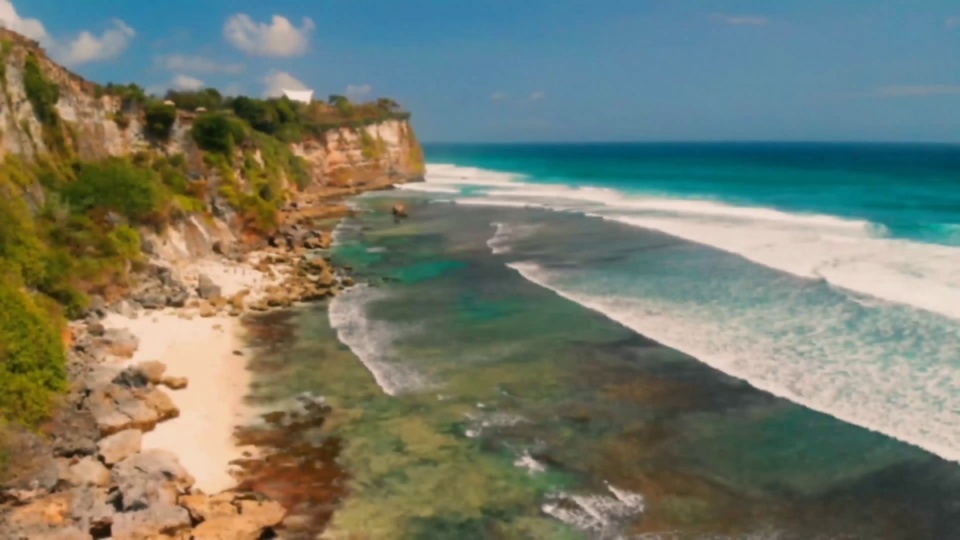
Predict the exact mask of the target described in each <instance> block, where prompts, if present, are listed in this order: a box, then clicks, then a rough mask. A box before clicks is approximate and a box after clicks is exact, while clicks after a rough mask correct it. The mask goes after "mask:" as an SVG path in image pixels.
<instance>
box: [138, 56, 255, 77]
mask: <svg viewBox="0 0 960 540" xmlns="http://www.w3.org/2000/svg"><path fill="white" fill-rule="evenodd" d="M154 64H155V65H156V66H157V67H159V68H162V69H166V70H169V71H178V72H187V73H224V74H227V75H236V74H238V73H242V72H243V69H244V66H243V64H228V63H222V62H217V61H216V60H213V59H210V58H206V57H203V56H186V55H183V54H168V55H163V56H158V57H156V58H154Z"/></svg>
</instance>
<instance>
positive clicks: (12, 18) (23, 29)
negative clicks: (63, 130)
mask: <svg viewBox="0 0 960 540" xmlns="http://www.w3.org/2000/svg"><path fill="white" fill-rule="evenodd" d="M0 26H2V27H4V28H7V29H9V30H13V31H14V32H18V33H20V34H23V35H25V36H27V37H28V38H30V39H35V40H37V41H39V42H41V43H44V42H49V36H48V35H47V30H46V28H44V27H43V23H42V22H40V21H39V20H37V19H24V18H21V17H20V14H18V13H17V8H15V7H13V2H11V1H10V0H0Z"/></svg>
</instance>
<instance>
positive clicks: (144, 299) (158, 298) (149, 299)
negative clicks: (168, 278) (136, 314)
mask: <svg viewBox="0 0 960 540" xmlns="http://www.w3.org/2000/svg"><path fill="white" fill-rule="evenodd" d="M136 300H137V301H138V302H140V305H141V306H143V307H144V308H145V309H161V308H163V307H164V306H166V305H167V297H166V296H164V295H163V294H160V293H155V292H148V293H145V294H141V295H139V296H137V297H136Z"/></svg>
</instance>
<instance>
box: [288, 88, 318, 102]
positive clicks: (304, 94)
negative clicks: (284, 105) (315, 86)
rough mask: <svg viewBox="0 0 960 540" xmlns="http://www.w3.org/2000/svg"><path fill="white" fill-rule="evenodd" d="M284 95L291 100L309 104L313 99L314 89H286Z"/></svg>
mask: <svg viewBox="0 0 960 540" xmlns="http://www.w3.org/2000/svg"><path fill="white" fill-rule="evenodd" d="M283 95H284V96H286V97H287V99H289V100H290V101H299V102H300V103H307V104H309V103H310V102H311V101H312V100H313V90H284V91H283Z"/></svg>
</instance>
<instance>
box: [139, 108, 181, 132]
mask: <svg viewBox="0 0 960 540" xmlns="http://www.w3.org/2000/svg"><path fill="white" fill-rule="evenodd" d="M146 117H147V125H146V131H147V133H149V134H150V135H153V136H154V137H156V138H158V139H161V140H167V139H169V138H170V130H171V129H173V124H174V123H175V122H176V121H177V108H176V107H174V106H173V105H164V104H163V103H161V102H154V103H151V104H150V105H147V110H146Z"/></svg>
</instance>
